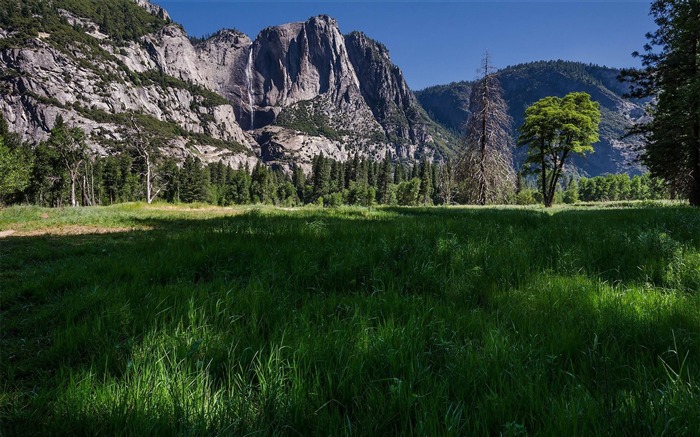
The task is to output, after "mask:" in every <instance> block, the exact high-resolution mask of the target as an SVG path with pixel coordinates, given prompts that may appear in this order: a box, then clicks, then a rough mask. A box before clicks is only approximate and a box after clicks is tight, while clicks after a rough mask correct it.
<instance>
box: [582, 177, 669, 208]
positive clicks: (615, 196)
mask: <svg viewBox="0 0 700 437" xmlns="http://www.w3.org/2000/svg"><path fill="white" fill-rule="evenodd" d="M578 184H579V187H578V192H579V195H580V197H581V200H583V201H585V202H600V201H603V202H605V201H616V200H659V199H669V198H670V197H671V196H670V192H669V190H668V187H667V185H666V184H665V183H664V181H662V180H660V179H658V178H652V177H651V176H650V175H649V174H648V173H647V174H644V175H642V176H634V177H632V178H631V179H630V177H629V175H627V174H620V175H605V176H596V177H594V178H591V179H588V178H581V179H580V180H579V183H578Z"/></svg>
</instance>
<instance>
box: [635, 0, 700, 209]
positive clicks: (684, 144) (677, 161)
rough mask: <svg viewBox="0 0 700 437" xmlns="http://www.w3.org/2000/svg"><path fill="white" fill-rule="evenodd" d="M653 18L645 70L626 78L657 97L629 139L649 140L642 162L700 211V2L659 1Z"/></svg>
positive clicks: (644, 57) (640, 90)
mask: <svg viewBox="0 0 700 437" xmlns="http://www.w3.org/2000/svg"><path fill="white" fill-rule="evenodd" d="M650 15H651V16H653V17H654V21H655V23H656V24H657V26H658V28H657V29H656V30H654V31H653V32H650V33H648V34H647V39H648V40H649V42H648V44H646V45H645V47H644V50H645V53H644V54H642V55H640V54H639V53H634V55H635V56H639V57H641V58H642V65H643V69H641V70H628V71H625V72H623V77H624V78H626V79H629V80H631V81H632V82H633V83H634V85H635V88H634V89H633V90H632V93H631V94H632V95H633V96H635V97H638V98H645V97H654V100H653V103H652V105H651V115H652V117H650V118H648V119H646V120H644V121H643V122H642V124H639V125H637V126H635V127H634V128H633V129H632V130H631V132H630V133H641V134H643V135H644V136H645V138H646V140H647V141H646V145H645V148H644V152H643V155H642V161H643V162H644V164H645V165H646V166H647V168H649V170H650V171H651V173H652V175H653V176H656V177H660V178H663V179H664V180H666V181H668V182H669V183H670V185H671V186H672V187H673V189H674V190H675V191H676V192H679V193H683V194H684V195H685V196H687V198H688V199H689V201H690V203H691V204H692V205H695V206H700V73H699V72H700V32H698V28H699V24H698V17H700V2H698V1H696V0H691V1H687V0H655V1H654V2H653V3H652V4H651V8H650Z"/></svg>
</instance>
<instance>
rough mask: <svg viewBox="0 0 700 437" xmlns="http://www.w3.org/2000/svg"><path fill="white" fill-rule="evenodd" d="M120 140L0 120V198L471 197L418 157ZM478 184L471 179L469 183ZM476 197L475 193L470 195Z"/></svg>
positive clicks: (51, 201)
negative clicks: (257, 158) (40, 132)
mask: <svg viewBox="0 0 700 437" xmlns="http://www.w3.org/2000/svg"><path fill="white" fill-rule="evenodd" d="M133 132H136V134H134V135H132V136H131V137H130V140H129V141H130V147H124V148H121V149H118V151H113V153H111V154H109V155H107V156H99V155H95V154H91V153H90V152H89V149H88V147H87V145H86V143H85V134H84V133H83V131H82V130H80V129H78V128H71V127H69V126H67V125H66V124H65V123H64V122H63V121H62V120H61V119H60V118H59V119H58V120H57V122H56V126H55V127H54V128H53V129H52V131H51V135H50V137H49V139H48V140H47V141H45V142H43V143H40V144H38V145H36V146H33V147H29V146H28V145H24V144H22V143H21V141H20V140H19V137H18V136H17V135H15V134H13V133H11V132H10V131H9V129H8V126H7V123H5V122H4V121H3V120H2V119H0V202H1V203H4V204H13V203H15V204H16V203H30V204H36V205H41V206H49V207H61V206H71V205H74V206H77V205H83V206H90V205H111V204H115V203H121V202H131V201H147V202H149V201H152V200H154V199H155V198H158V199H161V200H162V201H167V202H173V203H177V202H183V203H191V202H203V203H211V204H217V205H222V206H228V205H246V204H270V205H279V206H288V207H292V206H300V205H306V204H316V205H324V206H340V205H362V206H372V205H379V204H384V205H405V206H419V205H450V204H456V203H470V202H471V203H474V202H473V200H474V198H473V195H474V193H476V194H477V195H480V193H483V191H479V190H477V191H476V192H475V191H474V187H475V186H477V187H478V184H477V185H475V184H474V181H473V180H466V181H465V180H460V179H458V178H457V172H456V170H455V168H454V166H453V164H452V161H451V160H448V161H447V162H445V163H434V162H432V161H430V160H427V159H424V160H423V161H421V162H415V163H412V164H410V165H405V164H401V163H394V162H392V160H391V157H390V155H389V154H388V153H387V154H386V155H385V157H384V159H382V160H375V159H371V158H366V157H361V156H359V155H355V156H354V157H352V158H351V159H348V160H346V161H344V162H343V161H338V160H335V159H332V158H329V157H325V156H324V155H323V154H320V155H317V156H316V157H314V158H313V160H312V165H311V171H309V172H305V171H304V170H303V168H302V167H301V166H293V167H292V169H291V172H283V171H282V170H280V169H271V168H268V167H267V166H265V165H262V164H260V163H257V164H256V165H255V166H253V167H252V168H250V167H249V166H248V165H242V166H240V167H239V168H237V169H234V168H232V167H230V166H228V165H225V164H224V163H222V162H215V163H209V164H204V163H203V162H202V161H201V160H200V159H199V158H197V157H195V156H193V155H189V156H187V157H186V158H185V160H184V162H182V163H179V162H178V161H176V160H175V159H174V158H172V157H164V156H162V155H160V154H158V153H157V152H156V150H157V149H158V148H157V147H153V148H148V147H146V145H147V144H150V143H149V142H148V141H145V140H143V138H144V135H145V134H143V133H140V134H139V133H138V128H137V127H136V126H135V127H134V131H133ZM477 182H478V181H477ZM537 185H539V181H536V180H533V179H528V178H526V177H525V176H524V175H523V174H519V175H517V177H516V182H515V183H514V184H513V186H512V187H511V188H510V189H508V190H506V191H504V192H502V193H501V195H502V198H501V202H502V203H511V204H534V203H542V201H543V197H542V193H541V191H540V190H538V189H536V186H537ZM669 194H670V193H669V190H668V187H667V186H666V184H665V183H664V182H663V181H662V180H660V179H655V178H652V177H650V176H649V175H643V176H634V177H632V178H630V177H629V176H628V175H626V174H621V175H606V176H599V177H594V178H590V179H589V178H580V179H574V178H566V180H565V181H564V183H562V184H561V185H559V186H558V188H557V190H556V194H555V196H554V199H553V203H575V202H577V201H612V200H649V199H662V198H668V197H669ZM477 201H478V199H477Z"/></svg>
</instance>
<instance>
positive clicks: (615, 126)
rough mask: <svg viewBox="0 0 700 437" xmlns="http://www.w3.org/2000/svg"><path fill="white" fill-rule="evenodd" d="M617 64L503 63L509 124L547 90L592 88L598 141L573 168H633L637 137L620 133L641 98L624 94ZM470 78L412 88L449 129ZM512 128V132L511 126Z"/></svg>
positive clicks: (465, 100)
mask: <svg viewBox="0 0 700 437" xmlns="http://www.w3.org/2000/svg"><path fill="white" fill-rule="evenodd" d="M619 72H620V70H619V69H616V68H612V67H605V66H600V65H595V64H585V63H582V62H575V61H562V60H555V61H533V62H528V63H523V64H517V65H513V66H509V67H506V68H504V69H501V70H499V71H498V72H496V75H497V77H498V78H499V80H500V82H501V87H502V88H503V92H504V98H505V100H506V102H507V103H508V105H509V113H510V115H511V117H512V118H513V126H514V129H517V127H519V126H520V125H521V124H522V122H523V121H524V114H525V109H526V108H527V107H528V106H529V105H531V104H532V103H534V102H536V101H537V100H539V99H541V98H544V97H547V96H558V97H563V96H564V95H565V94H567V93H569V92H574V91H584V92H587V93H589V94H591V96H592V99H593V100H594V101H597V102H599V103H600V105H601V113H602V115H603V117H602V121H601V126H600V137H601V141H600V142H599V143H597V144H596V145H594V147H595V148H596V152H594V153H593V154H591V155H589V156H587V157H585V158H581V157H575V158H574V159H573V160H572V163H573V166H574V167H576V169H577V171H578V172H580V173H583V174H584V175H590V176H596V175H601V174H605V173H632V174H637V173H640V172H641V171H643V168H642V167H641V166H640V165H639V163H638V162H637V153H636V150H637V149H638V148H639V147H640V146H641V140H640V139H639V138H634V137H628V138H623V137H624V136H625V133H626V129H627V128H628V127H629V126H630V125H631V124H632V123H635V122H638V121H639V120H641V119H642V118H643V117H646V112H645V111H644V104H645V103H646V102H644V101H638V100H635V99H629V98H626V97H624V94H625V93H626V92H627V91H628V88H627V87H628V86H627V85H626V84H625V83H623V82H620V81H618V80H617V77H618V75H619ZM473 83H474V82H473V81H461V82H453V83H450V84H446V85H436V86H432V87H428V88H425V89H423V90H420V91H416V95H417V96H418V99H419V101H420V102H421V104H422V105H423V107H424V108H425V109H426V110H427V111H428V113H430V114H432V115H433V116H434V118H435V119H436V120H437V121H439V122H440V123H441V124H443V125H444V126H445V127H447V128H448V129H451V130H453V131H455V132H460V131H461V128H462V123H464V121H466V118H467V117H468V116H469V102H470V98H469V94H470V93H471V88H472V85H473ZM514 134H517V132H514ZM524 153H525V151H524V150H523V149H517V150H516V161H517V162H518V163H521V162H522V160H523V158H524Z"/></svg>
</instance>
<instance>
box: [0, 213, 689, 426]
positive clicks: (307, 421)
mask: <svg viewBox="0 0 700 437" xmlns="http://www.w3.org/2000/svg"><path fill="white" fill-rule="evenodd" d="M699 220H700V216H699V215H698V213H697V211H696V210H694V209H693V208H689V207H682V206H648V207H643V208H629V209H624V208H612V209H611V208H605V209H598V208H590V207H587V208H585V209H584V208H571V207H567V208H564V209H556V210H554V211H552V210H548V211H543V210H542V209H539V208H498V209H497V208H375V209H371V210H370V209H366V208H333V209H326V210H320V209H318V208H303V209H298V210H295V211H287V210H280V209H273V208H268V207H255V208H250V207H243V208H234V209H226V210H222V209H220V208H216V209H214V208H189V207H188V208H184V207H182V208H180V207H172V208H168V209H165V208H153V207H148V206H146V205H137V204H129V205H120V206H116V207H107V208H102V207H101V208H80V209H59V210H55V209H42V208H36V207H12V208H6V209H3V210H0V230H6V229H14V230H17V231H18V232H21V231H27V232H30V231H31V232H35V233H38V232H43V231H44V230H45V229H47V228H51V229H60V228H64V229H76V228H77V229H92V228H100V229H105V230H112V231H118V230H120V229H121V230H124V229H131V231H129V232H123V233H112V234H102V235H100V234H86V235H63V236H58V235H54V236H42V235H40V236H24V237H22V238H13V237H10V238H7V239H3V240H2V243H0V259H2V262H3V268H2V269H1V270H0V293H1V294H2V308H3V318H2V328H3V329H2V332H3V337H2V341H3V343H2V352H1V353H0V369H1V371H2V375H3V377H2V385H1V386H0V387H1V388H0V392H1V393H2V397H3V399H4V400H5V403H4V404H3V405H4V407H3V408H2V409H0V421H1V422H2V428H3V432H4V433H6V434H8V435H23V434H26V433H28V432H33V431H36V432H38V433H40V434H47V435H53V434H65V433H71V434H77V435H112V434H133V435H177V434H190V435H191V434H195V435H209V434H215V435H225V434H233V435H248V434H264V435H281V434H286V433H289V432H290V430H293V432H294V433H299V434H301V435H346V434H348V435H411V434H419V435H508V433H511V435H512V434H515V433H520V434H524V433H527V434H528V435H543V434H544V435H548V434H554V435H609V434H612V435H647V434H650V435H657V434H658V435H661V434H664V433H666V434H668V435H679V436H683V435H687V436H691V435H693V434H694V432H695V430H697V429H700V411H698V408H697V405H698V403H699V402H700V385H699V382H700V367H699V365H698V361H697V359H696V357H698V356H700V311H699V310H700V294H698V292H697V290H698V276H697V272H698V271H700V270H698V267H699V266H700V264H699V262H700V261H699V258H698V257H699V256H700V235H699V234H698V232H697V229H698V227H699V226H700V221H699ZM28 430H30V431H28Z"/></svg>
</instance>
